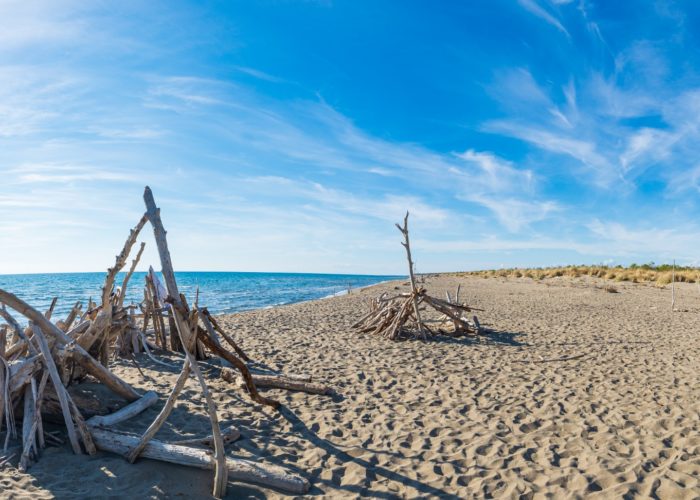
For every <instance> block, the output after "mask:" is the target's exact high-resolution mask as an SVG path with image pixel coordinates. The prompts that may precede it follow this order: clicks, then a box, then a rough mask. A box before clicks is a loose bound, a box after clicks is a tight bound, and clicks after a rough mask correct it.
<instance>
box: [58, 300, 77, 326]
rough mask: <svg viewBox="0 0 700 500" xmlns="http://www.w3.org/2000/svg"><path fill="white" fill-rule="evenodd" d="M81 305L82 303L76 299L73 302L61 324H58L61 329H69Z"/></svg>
mask: <svg viewBox="0 0 700 500" xmlns="http://www.w3.org/2000/svg"><path fill="white" fill-rule="evenodd" d="M81 307H82V304H81V302H80V301H77V302H76V303H75V305H73V307H71V310H70V312H69V313H68V316H66V319H65V320H64V321H63V323H62V324H61V326H59V328H60V329H61V331H64V332H67V331H68V330H69V329H70V327H71V325H72V324H73V321H75V318H76V317H77V316H78V311H80V308H81ZM57 326H58V325H57Z"/></svg>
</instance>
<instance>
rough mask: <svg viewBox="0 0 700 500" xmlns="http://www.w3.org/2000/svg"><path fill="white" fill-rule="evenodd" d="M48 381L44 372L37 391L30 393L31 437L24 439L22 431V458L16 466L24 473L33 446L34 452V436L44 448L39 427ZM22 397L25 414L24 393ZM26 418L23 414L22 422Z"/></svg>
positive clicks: (47, 376)
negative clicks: (31, 406)
mask: <svg viewBox="0 0 700 500" xmlns="http://www.w3.org/2000/svg"><path fill="white" fill-rule="evenodd" d="M48 379H49V374H48V372H44V374H43V375H42V377H41V382H40V383H39V388H38V389H37V391H36V394H34V393H32V395H33V397H32V399H33V402H34V407H33V408H32V409H31V413H32V415H31V417H30V418H31V421H32V423H31V426H30V429H29V431H28V433H27V434H28V435H29V436H30V437H31V439H25V438H26V435H25V434H24V429H23V435H22V438H23V443H24V446H23V449H22V456H21V457H20V460H19V466H18V468H19V470H20V471H26V470H27V468H28V466H29V460H30V459H31V450H32V446H34V448H35V451H36V445H35V443H34V440H35V436H37V434H38V436H39V441H40V443H41V447H42V448H43V446H44V439H43V435H44V431H43V429H42V425H41V402H42V400H43V396H44V389H45V388H46V381H47V380H48ZM24 397H25V401H24V405H25V412H26V411H27V395H26V392H25V396H24ZM27 418H28V417H27V414H26V413H25V416H24V422H26V421H27Z"/></svg>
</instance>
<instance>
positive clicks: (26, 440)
mask: <svg viewBox="0 0 700 500" xmlns="http://www.w3.org/2000/svg"><path fill="white" fill-rule="evenodd" d="M32 380H34V379H33V378H32ZM35 406H36V405H35V404H34V395H33V393H32V387H31V384H27V385H26V386H25V387H24V415H22V446H23V449H26V450H28V451H27V454H28V455H29V454H31V451H32V449H33V450H35V451H36V428H35V427H34V428H33V424H34V410H35ZM32 431H34V432H33V433H32Z"/></svg>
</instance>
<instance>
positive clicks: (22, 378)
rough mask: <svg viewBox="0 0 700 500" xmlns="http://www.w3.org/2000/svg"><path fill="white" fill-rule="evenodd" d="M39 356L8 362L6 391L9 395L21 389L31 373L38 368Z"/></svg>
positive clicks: (30, 376)
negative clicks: (8, 375)
mask: <svg viewBox="0 0 700 500" xmlns="http://www.w3.org/2000/svg"><path fill="white" fill-rule="evenodd" d="M40 361H41V356H40V355H37V356H32V357H31V358H24V359H20V360H17V361H13V362H10V363H8V367H9V370H8V371H9V374H10V378H9V381H7V383H8V392H9V394H10V395H12V394H14V393H16V392H17V391H19V390H20V389H22V388H23V387H24V386H25V385H26V384H28V383H29V381H30V380H31V378H32V375H34V373H35V372H36V371H37V370H38V369H39V363H40Z"/></svg>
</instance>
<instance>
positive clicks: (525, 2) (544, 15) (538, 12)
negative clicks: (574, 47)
mask: <svg viewBox="0 0 700 500" xmlns="http://www.w3.org/2000/svg"><path fill="white" fill-rule="evenodd" d="M518 3H519V4H520V5H521V6H522V7H523V8H524V9H526V10H527V11H529V12H530V13H531V14H534V15H535V16H537V17H539V18H541V19H544V20H545V21H546V22H547V23H549V24H551V25H552V26H554V27H555V28H557V29H558V30H559V31H561V32H562V33H564V34H565V35H566V36H567V37H568V36H569V32H568V31H566V28H564V26H563V25H562V24H561V22H559V20H558V19H557V18H556V17H554V16H553V15H552V14H550V13H549V12H547V10H546V9H545V8H544V7H542V6H541V5H540V4H538V3H537V2H536V0H518ZM559 3H562V2H559Z"/></svg>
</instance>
